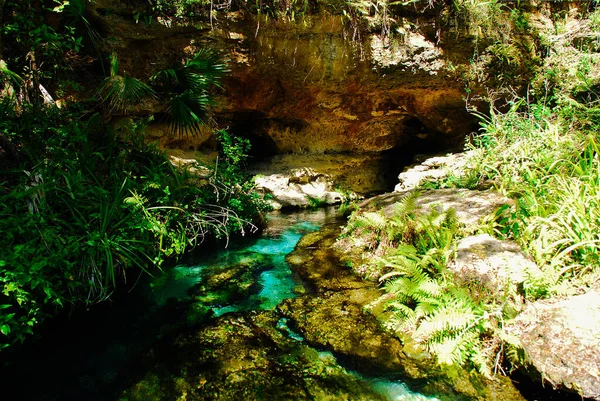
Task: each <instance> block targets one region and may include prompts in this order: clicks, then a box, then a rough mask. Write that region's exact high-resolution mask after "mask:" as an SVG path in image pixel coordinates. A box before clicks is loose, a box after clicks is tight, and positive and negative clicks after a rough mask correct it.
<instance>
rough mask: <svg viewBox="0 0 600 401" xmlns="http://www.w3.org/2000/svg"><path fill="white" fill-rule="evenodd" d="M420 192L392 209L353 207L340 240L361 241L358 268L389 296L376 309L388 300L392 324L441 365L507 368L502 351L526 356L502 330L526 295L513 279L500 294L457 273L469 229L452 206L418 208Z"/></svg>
mask: <svg viewBox="0 0 600 401" xmlns="http://www.w3.org/2000/svg"><path fill="white" fill-rule="evenodd" d="M418 196H419V193H418V192H412V193H411V194H410V195H408V196H406V197H404V198H403V199H402V201H400V202H398V203H397V204H396V206H395V211H394V213H393V214H392V215H386V214H384V212H383V211H380V212H369V211H359V212H355V213H354V214H353V215H352V216H351V218H350V219H349V222H348V225H347V226H346V228H345V229H344V232H343V233H342V236H341V239H340V241H342V242H343V241H349V244H346V245H350V247H357V246H358V248H359V249H360V250H361V252H363V253H364V254H363V260H362V263H361V264H360V265H358V266H355V269H356V270H357V271H358V272H359V273H361V274H363V275H364V276H366V277H369V278H371V279H375V280H377V281H378V282H379V283H381V285H382V289H383V293H384V294H383V295H382V296H381V298H380V299H379V300H378V301H377V302H376V303H375V304H373V305H371V306H370V307H371V308H373V307H375V306H376V305H379V304H381V305H383V306H384V308H385V310H386V311H388V314H387V315H386V317H385V323H384V324H385V326H386V327H387V328H388V329H390V330H392V331H394V332H396V333H397V334H398V335H399V336H400V337H401V338H403V339H404V341H410V342H413V341H414V342H415V343H416V344H418V345H420V346H421V347H423V348H424V349H426V350H428V351H429V352H430V353H432V354H433V355H435V356H436V358H437V360H438V362H439V363H441V364H450V365H451V364H459V365H465V364H470V365H472V366H475V367H476V368H477V369H478V370H479V372H481V373H482V374H484V375H486V376H491V375H492V372H493V371H494V370H495V369H497V368H500V367H501V363H502V362H503V361H504V355H503V351H504V350H510V355H511V356H513V357H515V358H521V357H522V355H521V354H520V353H519V349H518V341H516V340H515V339H514V338H513V337H512V336H510V335H509V334H508V333H506V332H505V331H504V329H503V325H504V321H505V320H506V319H508V318H510V317H512V314H513V310H514V305H515V304H516V303H519V300H520V298H521V296H520V294H518V292H517V289H516V287H514V286H512V287H511V286H510V284H507V289H506V291H504V292H503V293H502V295H498V294H492V293H490V291H489V290H487V289H486V288H485V287H484V286H483V284H480V283H474V282H469V283H467V282H465V281H464V280H461V279H460V278H458V277H457V276H456V275H455V274H454V273H453V272H452V271H451V270H450V269H449V268H448V265H449V262H450V261H451V260H452V258H453V255H454V246H455V244H456V241H457V240H458V239H460V238H462V237H463V236H465V235H466V231H465V229H464V227H462V225H461V224H460V223H459V222H458V220H457V219H456V217H455V214H454V211H453V210H452V209H451V210H449V211H446V212H443V213H441V212H439V211H437V210H436V209H435V208H433V209H431V210H430V211H428V212H424V211H419V212H417V211H416V209H415V201H416V198H417V197H418ZM355 241H360V242H361V243H360V244H359V243H357V242H355ZM339 244H340V243H338V246H339ZM342 246H345V245H342ZM364 255H367V256H366V257H365V256H364ZM352 259H353V257H352V256H351V257H350V258H349V260H352Z"/></svg>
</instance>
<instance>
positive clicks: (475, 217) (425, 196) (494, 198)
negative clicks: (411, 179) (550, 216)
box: [358, 188, 513, 226]
mask: <svg viewBox="0 0 600 401" xmlns="http://www.w3.org/2000/svg"><path fill="white" fill-rule="evenodd" d="M408 194H409V191H405V192H394V193H388V194H383V195H379V196H375V197H373V198H369V199H367V200H365V201H363V202H361V203H360V204H359V205H358V206H359V208H361V209H363V210H379V209H381V208H383V212H384V214H385V215H386V216H392V215H393V214H394V211H395V205H396V204H397V203H398V202H400V201H401V200H402V199H403V198H404V197H406V196H407V195H408ZM512 204H513V201H512V200H510V199H509V198H507V197H505V196H503V195H502V194H500V193H499V192H497V191H494V190H491V189H489V190H485V191H479V190H471V189H458V188H444V189H434V190H428V191H422V192H421V193H420V195H419V197H418V198H417V201H416V208H417V210H421V211H424V212H426V211H428V210H429V209H430V208H435V209H436V210H438V211H439V212H443V211H446V210H449V209H454V210H455V211H456V217H457V218H458V220H459V221H460V222H461V223H463V224H464V225H465V226H473V225H475V224H477V223H478V222H479V221H480V220H481V219H482V218H484V217H486V216H489V215H491V214H493V213H494V212H495V211H496V210H497V209H498V208H500V207H501V206H504V205H512Z"/></svg>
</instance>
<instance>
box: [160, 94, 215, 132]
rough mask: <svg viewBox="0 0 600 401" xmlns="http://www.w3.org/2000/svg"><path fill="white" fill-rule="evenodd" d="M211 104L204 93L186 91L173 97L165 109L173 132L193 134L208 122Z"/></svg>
mask: <svg viewBox="0 0 600 401" xmlns="http://www.w3.org/2000/svg"><path fill="white" fill-rule="evenodd" d="M211 104H212V102H211V99H210V98H209V96H208V95H207V94H204V93H201V94H196V93H194V92H191V91H186V92H184V93H182V94H180V95H177V96H174V97H173V98H172V99H171V103H170V105H169V107H168V108H167V112H168V113H169V114H170V115H171V127H172V129H173V131H175V132H179V133H186V134H187V133H190V132H191V133H192V134H193V133H195V132H196V131H197V130H198V129H199V127H200V126H201V125H203V124H204V123H205V122H206V121H207V120H208V118H209V116H210V106H211Z"/></svg>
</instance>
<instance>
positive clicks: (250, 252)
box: [151, 213, 322, 316]
mask: <svg viewBox="0 0 600 401" xmlns="http://www.w3.org/2000/svg"><path fill="white" fill-rule="evenodd" d="M314 214H317V213H314ZM302 216H303V217H300V216H298V215H285V214H273V215H270V216H269V217H268V224H269V228H268V229H267V230H266V232H265V235H264V236H263V237H262V238H260V239H258V240H255V241H254V242H253V243H251V244H250V245H247V244H246V245H245V246H237V247H232V248H231V249H225V250H223V251H220V252H218V253H215V254H213V255H210V256H206V257H202V258H200V259H199V260H198V262H197V263H194V264H185V265H179V266H176V267H174V268H173V269H170V270H169V271H166V272H164V273H163V274H162V275H160V276H158V277H156V279H155V280H154V281H153V283H152V284H151V287H152V299H153V301H154V302H155V303H156V304H157V305H161V306H163V305H166V304H167V303H168V302H182V301H188V300H193V301H194V302H195V303H197V304H199V305H202V306H205V307H208V308H210V309H211V310H212V312H213V314H214V315H215V316H221V315H224V314H226V313H231V312H240V311H246V310H256V309H261V310H273V309H275V307H276V306H277V305H278V304H279V303H281V301H283V300H285V299H289V298H293V297H294V296H295V292H294V289H295V288H297V286H298V285H299V284H298V283H296V282H295V281H294V279H293V277H292V272H291V270H290V267H289V265H288V264H287V263H286V261H285V257H286V255H287V254H289V253H290V252H292V251H293V250H294V247H295V246H296V244H297V243H298V241H299V240H300V238H302V236H304V235H305V234H307V233H310V232H313V231H316V230H318V229H319V227H320V222H319V220H322V219H321V218H319V217H318V214H317V216H312V215H310V214H304V215H302ZM232 271H233V273H232ZM220 276H223V280H222V282H219V283H215V282H214V281H215V280H214V277H220ZM231 287H239V288H245V287H253V288H249V289H248V291H246V292H244V293H243V294H241V293H240V292H239V291H235V290H233V291H232V288H231ZM240 298H241V299H240Z"/></svg>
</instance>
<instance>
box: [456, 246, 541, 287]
mask: <svg viewBox="0 0 600 401" xmlns="http://www.w3.org/2000/svg"><path fill="white" fill-rule="evenodd" d="M448 268H449V269H450V270H451V271H453V272H454V273H455V274H456V276H457V277H459V278H460V279H461V280H462V281H466V282H468V281H476V282H478V283H481V284H483V285H484V286H485V287H486V288H487V289H489V290H490V291H491V292H492V293H497V292H498V291H500V292H501V293H502V292H503V289H504V288H506V286H507V285H508V284H511V283H512V284H521V283H523V281H525V279H526V278H527V277H531V276H536V277H537V276H540V275H541V274H542V272H541V270H540V268H539V267H538V266H537V265H536V264H535V262H533V261H532V260H530V259H529V258H528V257H527V256H526V255H525V254H524V253H523V252H522V251H521V248H520V247H519V245H517V244H516V243H514V242H512V241H501V240H499V239H496V238H494V237H492V236H491V235H489V234H480V235H474V236H470V237H467V238H463V239H462V240H460V241H459V242H458V243H457V245H456V257H455V258H454V260H453V261H452V262H451V263H450V264H449V266H448Z"/></svg>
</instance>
